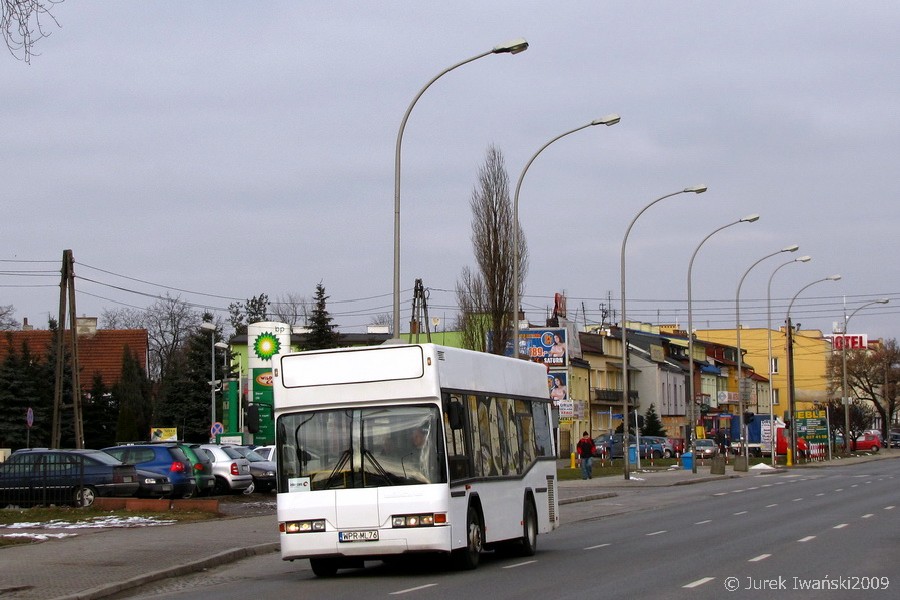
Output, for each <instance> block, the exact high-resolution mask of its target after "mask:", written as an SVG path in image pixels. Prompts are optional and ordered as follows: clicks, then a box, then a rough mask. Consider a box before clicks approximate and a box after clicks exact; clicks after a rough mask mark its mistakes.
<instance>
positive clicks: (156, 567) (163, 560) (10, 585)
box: [0, 452, 900, 600]
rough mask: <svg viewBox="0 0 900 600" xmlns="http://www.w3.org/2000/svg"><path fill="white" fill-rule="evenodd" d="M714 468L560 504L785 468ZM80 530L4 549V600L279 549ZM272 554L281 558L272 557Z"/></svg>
mask: <svg viewBox="0 0 900 600" xmlns="http://www.w3.org/2000/svg"><path fill="white" fill-rule="evenodd" d="M898 457H900V452H882V453H879V455H876V456H872V457H862V458H853V459H845V460H835V461H832V462H831V463H811V464H810V465H804V466H799V467H794V468H793V470H801V469H806V468H819V467H822V466H832V465H834V466H838V465H845V464H850V463H854V462H865V461H867V460H877V459H882V458H898ZM565 466H566V467H567V466H568V464H566V465H565ZM709 470H710V467H709V466H708V465H707V466H699V465H698V467H697V471H698V472H697V473H693V472H692V471H691V470H690V469H675V468H672V469H666V470H655V471H652V472H650V471H641V472H632V473H631V474H630V475H631V477H630V479H628V480H625V479H624V476H623V475H622V476H610V477H598V478H595V479H589V480H581V479H578V480H575V481H560V482H559V503H560V504H561V505H566V504H572V503H575V502H585V501H589V500H595V499H601V498H610V497H614V496H615V495H617V494H618V493H619V492H621V491H622V490H624V489H634V488H654V487H668V486H674V485H688V484H695V483H702V482H706V481H714V480H720V479H727V478H730V477H746V476H754V475H760V474H761V473H774V472H784V471H785V470H787V469H778V470H777V471H773V470H765V471H759V470H756V469H751V470H750V471H747V472H737V473H736V472H734V471H733V469H732V467H731V466H729V467H728V468H727V469H726V472H725V475H710V474H709ZM561 513H564V511H561ZM563 521H564V522H565V515H564V514H563ZM77 532H78V535H77V536H75V537H69V538H64V539H60V540H48V541H46V542H41V543H33V544H23V545H20V546H11V547H7V548H2V549H0V596H2V597H3V599H4V600H12V599H15V600H32V599H33V600H48V599H51V598H56V599H67V600H68V599H72V600H74V599H83V600H87V599H94V598H103V597H106V596H109V595H112V594H115V593H117V592H121V591H123V590H128V589H133V588H136V587H139V586H141V585H143V584H146V583H149V582H151V581H158V580H161V579H165V578H168V577H177V576H180V575H185V574H188V573H192V572H197V571H201V570H203V569H206V568H211V567H215V566H221V565H223V564H227V563H229V562H234V561H237V560H240V559H242V558H245V557H248V556H254V555H259V554H264V553H275V552H276V551H277V549H278V531H277V525H276V521H275V516H274V514H271V515H264V516H254V517H239V518H224V519H217V520H214V521H203V522H198V523H184V524H178V525H169V526H157V527H143V528H140V529H121V528H120V529H100V530H90V529H78V530H77ZM273 559H276V557H275V556H274V555H273ZM276 560H277V559H276Z"/></svg>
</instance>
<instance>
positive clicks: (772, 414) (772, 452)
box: [766, 255, 812, 467]
mask: <svg viewBox="0 0 900 600" xmlns="http://www.w3.org/2000/svg"><path fill="white" fill-rule="evenodd" d="M811 260H812V256H809V255H806V256H801V257H800V258H795V259H794V260H789V261H787V262H786V263H782V264H780V265H778V266H777V267H775V270H774V271H772V274H771V275H769V285H768V287H767V288H766V335H767V337H768V347H769V371H768V373H769V432H770V433H769V438H770V442H771V444H772V447H771V448H770V452H769V454H770V458H771V460H772V466H773V467H774V466H775V463H776V462H777V461H776V460H775V442H776V440H775V388H774V387H773V386H772V375H773V374H774V373H773V371H772V278H773V277H775V273H777V272H778V270H779V269H781V267H786V266H788V265H792V264H794V263H798V262H801V263H805V262H809V261H811Z"/></svg>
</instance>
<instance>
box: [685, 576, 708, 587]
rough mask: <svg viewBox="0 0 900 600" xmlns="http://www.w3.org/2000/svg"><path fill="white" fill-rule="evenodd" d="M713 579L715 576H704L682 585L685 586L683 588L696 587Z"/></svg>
mask: <svg viewBox="0 0 900 600" xmlns="http://www.w3.org/2000/svg"><path fill="white" fill-rule="evenodd" d="M713 579H715V577H704V578H703V579H698V580H697V581H692V582H690V583H689V584H687V585H683V586H681V587H683V588H695V587H698V586H701V585H703V584H704V583H709V582H710V581H712V580H713Z"/></svg>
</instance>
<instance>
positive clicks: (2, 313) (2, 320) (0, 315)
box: [0, 304, 19, 330]
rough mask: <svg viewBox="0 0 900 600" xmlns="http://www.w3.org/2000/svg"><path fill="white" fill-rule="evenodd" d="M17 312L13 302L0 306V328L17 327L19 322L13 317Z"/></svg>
mask: <svg viewBox="0 0 900 600" xmlns="http://www.w3.org/2000/svg"><path fill="white" fill-rule="evenodd" d="M14 314H16V307H15V306H13V305H12V304H8V305H6V306H0V330H8V329H16V328H17V327H18V326H19V322H18V321H16V320H15V319H14V318H13V315H14Z"/></svg>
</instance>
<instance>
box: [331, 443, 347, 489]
mask: <svg viewBox="0 0 900 600" xmlns="http://www.w3.org/2000/svg"><path fill="white" fill-rule="evenodd" d="M348 460H350V451H349V450H344V452H343V453H342V454H341V459H340V460H339V461H338V463H337V464H336V465H334V468H333V469H332V470H331V474H330V475H329V476H328V479H326V480H325V489H326V490H327V489H329V488H330V487H331V480H332V479H334V476H335V475H337V473H338V471H340V470H341V468H342V467H343V466H344V465H345V464H347V461H348Z"/></svg>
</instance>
